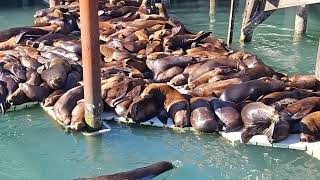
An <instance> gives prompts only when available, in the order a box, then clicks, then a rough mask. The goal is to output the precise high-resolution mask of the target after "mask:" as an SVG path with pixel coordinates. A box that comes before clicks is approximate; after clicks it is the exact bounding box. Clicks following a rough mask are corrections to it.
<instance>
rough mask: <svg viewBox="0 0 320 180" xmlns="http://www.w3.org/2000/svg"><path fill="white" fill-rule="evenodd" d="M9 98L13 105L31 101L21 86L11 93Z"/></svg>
mask: <svg viewBox="0 0 320 180" xmlns="http://www.w3.org/2000/svg"><path fill="white" fill-rule="evenodd" d="M7 100H8V102H9V103H10V104H12V105H21V104H24V103H28V102H31V100H30V99H29V98H28V97H27V95H26V94H25V93H24V92H23V90H22V89H21V88H18V89H17V90H15V91H14V92H13V93H12V94H10V95H9V96H8V98H7Z"/></svg>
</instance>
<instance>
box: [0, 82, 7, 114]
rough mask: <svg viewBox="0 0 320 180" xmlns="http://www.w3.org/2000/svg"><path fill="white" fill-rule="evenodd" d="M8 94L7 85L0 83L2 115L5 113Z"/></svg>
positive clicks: (0, 108)
mask: <svg viewBox="0 0 320 180" xmlns="http://www.w3.org/2000/svg"><path fill="white" fill-rule="evenodd" d="M8 94H9V91H8V89H7V83H6V82H4V81H0V110H1V112H2V113H6V111H7V107H6V103H7V96H8Z"/></svg>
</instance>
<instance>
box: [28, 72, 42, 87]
mask: <svg viewBox="0 0 320 180" xmlns="http://www.w3.org/2000/svg"><path fill="white" fill-rule="evenodd" d="M26 77H27V81H26V83H27V84H30V85H33V86H40V84H41V83H42V82H43V81H42V79H41V76H40V74H38V73H37V71H36V70H34V69H27V73H26Z"/></svg>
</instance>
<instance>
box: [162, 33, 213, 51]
mask: <svg viewBox="0 0 320 180" xmlns="http://www.w3.org/2000/svg"><path fill="white" fill-rule="evenodd" d="M210 34H211V32H207V33H202V34H199V35H191V34H183V35H174V34H172V36H171V37H169V38H165V39H164V44H163V45H164V47H166V48H167V49H170V50H176V49H179V48H182V49H184V50H186V49H189V48H190V47H191V45H192V44H193V43H199V42H200V41H201V40H202V39H204V38H206V37H208V36H210Z"/></svg>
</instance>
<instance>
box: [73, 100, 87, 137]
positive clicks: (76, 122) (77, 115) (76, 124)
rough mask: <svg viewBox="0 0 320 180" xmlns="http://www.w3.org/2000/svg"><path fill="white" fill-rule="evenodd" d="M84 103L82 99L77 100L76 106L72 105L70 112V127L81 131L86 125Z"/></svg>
mask: <svg viewBox="0 0 320 180" xmlns="http://www.w3.org/2000/svg"><path fill="white" fill-rule="evenodd" d="M84 105H85V103H84V100H83V99H82V100H79V101H78V102H77V105H76V107H74V109H73V110H72V112H71V123H70V128H71V129H72V130H74V131H81V130H82V129H83V128H84V127H85V126H86V123H85V121H84V113H85V109H84Z"/></svg>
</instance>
